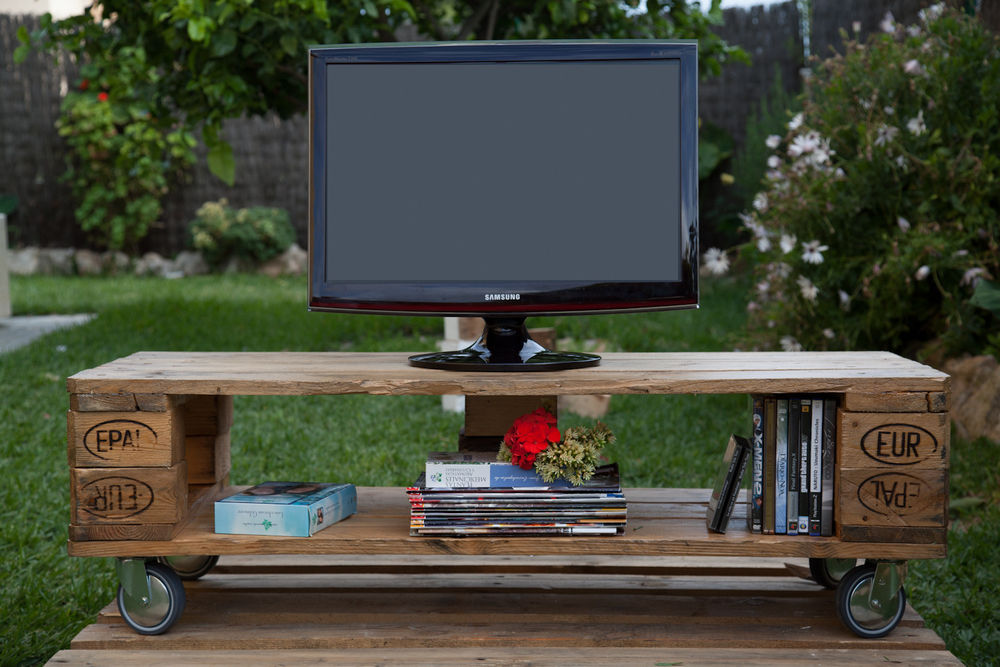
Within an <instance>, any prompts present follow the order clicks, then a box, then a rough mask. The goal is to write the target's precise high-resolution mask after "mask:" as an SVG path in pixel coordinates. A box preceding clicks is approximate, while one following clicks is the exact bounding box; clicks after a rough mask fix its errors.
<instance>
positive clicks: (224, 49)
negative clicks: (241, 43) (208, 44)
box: [212, 28, 236, 58]
mask: <svg viewBox="0 0 1000 667" xmlns="http://www.w3.org/2000/svg"><path fill="white" fill-rule="evenodd" d="M235 48H236V33H235V32H234V31H233V30H231V29H229V28H226V29H225V30H223V31H222V32H220V33H219V34H217V35H216V36H215V37H214V38H213V39H212V55H214V56H215V57H216V58H221V57H222V56H226V55H229V54H230V53H232V51H233V49H235Z"/></svg>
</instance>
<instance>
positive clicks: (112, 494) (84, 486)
mask: <svg viewBox="0 0 1000 667" xmlns="http://www.w3.org/2000/svg"><path fill="white" fill-rule="evenodd" d="M71 477H72V481H71V483H72V484H73V486H74V487H75V493H74V496H75V498H76V502H75V504H74V506H73V508H72V521H73V523H74V524H76V525H81V526H82V525H93V524H105V525H122V524H146V523H150V524H157V523H176V522H178V521H180V520H181V519H182V518H183V517H184V516H185V514H186V512H187V508H188V483H187V463H185V462H184V461H181V462H180V463H178V464H176V465H173V466H171V467H169V468H73V469H72V470H71Z"/></svg>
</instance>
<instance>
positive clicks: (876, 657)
mask: <svg viewBox="0 0 1000 667" xmlns="http://www.w3.org/2000/svg"><path fill="white" fill-rule="evenodd" d="M804 663H810V664H822V665H825V666H826V667H857V666H858V665H885V664H905V665H919V664H927V665H961V664H962V663H961V662H959V661H958V660H957V659H956V658H955V656H953V655H951V654H950V653H948V652H947V651H940V650H936V651H914V650H893V651H888V650H886V649H883V648H874V649H806V650H804V651H801V652H795V653H790V652H788V651H787V650H784V649H770V648H736V649H732V648H717V649H704V648H678V647H670V648H660V647H656V648H636V647H615V648H610V649H609V648H588V649H579V648H578V649H573V650H569V651H568V650H567V649H565V648H548V647H534V646H533V647H531V648H522V647H519V646H504V647H485V648H447V649H438V648H430V649H426V648H404V649H398V648H378V649H371V650H366V649H338V650H336V651H330V650H324V649H282V650H241V651H228V652H223V651H207V650H189V649H179V650H173V651H171V652H170V664H171V665H175V666H177V667H185V666H187V667H206V666H218V667H230V666H232V667H256V666H258V665H262V666H263V665H268V666H271V665H277V664H294V665H302V666H303V667H309V666H312V665H324V666H336V667H361V666H364V665H410V666H411V667H449V666H451V665H470V664H475V665H483V666H484V667H497V666H501V665H506V666H510V665H532V666H533V667H552V666H556V665H559V666H565V665H576V666H578V667H591V666H595V667H605V666H606V665H621V666H623V667H627V666H631V665H642V666H644V667H649V666H650V665H656V664H661V665H707V664H712V665H734V666H737V667H742V666H743V665H752V664H758V665H775V666H781V665H791V666H797V665H801V664H804ZM49 664H50V665H66V666H67V667H84V666H87V667H90V666H92V665H99V664H100V665H119V666H120V667H149V665H150V664H163V663H162V658H161V657H160V656H158V655H157V653H156V652H155V651H151V650H135V649H112V650H67V651H60V652H59V653H57V654H56V655H55V656H53V658H52V660H51V661H50V662H49Z"/></svg>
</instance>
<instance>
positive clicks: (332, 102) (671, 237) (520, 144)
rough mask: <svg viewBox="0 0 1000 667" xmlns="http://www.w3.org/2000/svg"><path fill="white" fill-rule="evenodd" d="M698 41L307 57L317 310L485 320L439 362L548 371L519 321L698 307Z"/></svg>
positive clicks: (428, 48) (563, 363)
mask: <svg viewBox="0 0 1000 667" xmlns="http://www.w3.org/2000/svg"><path fill="white" fill-rule="evenodd" d="M697 82H698V64H697V44H696V43H695V42H694V41H658V40H625V41H621V40H608V41H601V40H590V41H536V42H516V41H512V42H451V43H437V42H424V43H415V44H403V45H399V44H370V45H337V46H322V47H316V48H313V49H311V50H310V52H309V94H310V99H309V109H310V122H309V127H310V137H309V142H310V162H311V164H310V204H311V206H310V230H309V245H310V248H309V260H310V267H309V308H310V309H311V310H316V311H332V312H341V313H382V314H408V315H413V314H419V315H435V316H478V317H483V318H484V319H485V321H486V327H485V330H484V332H483V336H482V337H481V338H480V340H478V341H477V342H476V343H475V344H473V345H472V346H471V347H470V348H468V349H466V350H459V351H455V352H443V353H431V354H424V355H415V356H414V357H411V358H410V362H411V363H412V364H415V365H418V366H430V367H435V368H445V369H462V370H485V371H493V370H498V371H509V370H555V369H564V368H575V367H581V366H588V365H593V364H596V363H598V361H599V357H597V356H596V355H588V354H579V353H572V352H554V351H550V350H546V349H544V348H542V347H541V346H539V345H538V344H536V343H535V342H534V341H532V340H531V339H530V337H529V336H528V334H527V329H526V328H525V323H524V321H525V318H526V317H527V316H529V315H568V314H596V313H623V312H637V311H652V310H664V309H674V308H697V307H698V143H697V136H698V131H697V124H698V111H697Z"/></svg>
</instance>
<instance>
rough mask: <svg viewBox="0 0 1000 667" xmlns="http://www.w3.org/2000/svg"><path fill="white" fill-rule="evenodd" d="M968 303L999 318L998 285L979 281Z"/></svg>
mask: <svg viewBox="0 0 1000 667" xmlns="http://www.w3.org/2000/svg"><path fill="white" fill-rule="evenodd" d="M969 303H971V304H972V305H973V306H979V307H980V308H985V309H986V310H988V311H990V312H991V313H993V314H994V315H996V316H998V317H1000V284H998V283H995V282H993V281H990V280H980V281H979V284H978V285H976V291H975V292H974V293H973V294H972V298H971V299H969Z"/></svg>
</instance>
